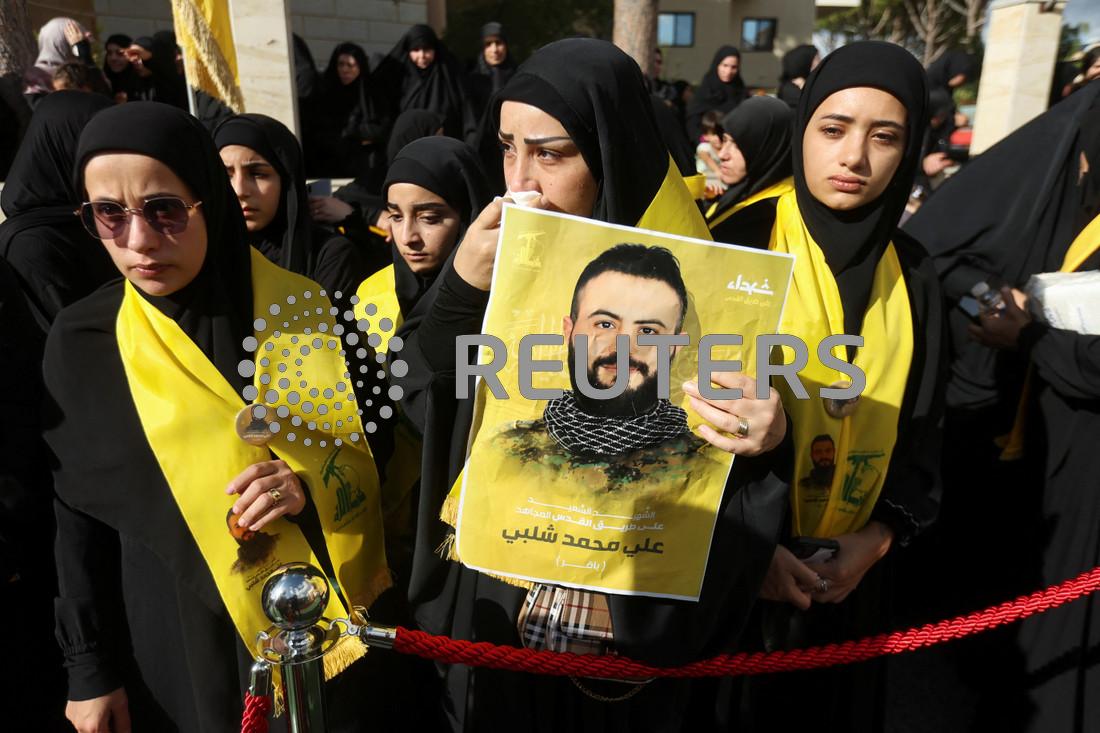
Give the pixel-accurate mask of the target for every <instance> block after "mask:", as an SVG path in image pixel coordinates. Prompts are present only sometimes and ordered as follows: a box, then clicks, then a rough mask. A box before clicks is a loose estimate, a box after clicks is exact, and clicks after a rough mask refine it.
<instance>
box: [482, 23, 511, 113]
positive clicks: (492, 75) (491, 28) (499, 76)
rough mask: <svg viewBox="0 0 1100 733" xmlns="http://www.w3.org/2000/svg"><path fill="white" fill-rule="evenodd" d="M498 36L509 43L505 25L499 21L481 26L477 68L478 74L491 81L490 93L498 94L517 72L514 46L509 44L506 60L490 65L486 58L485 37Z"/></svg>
mask: <svg viewBox="0 0 1100 733" xmlns="http://www.w3.org/2000/svg"><path fill="white" fill-rule="evenodd" d="M491 36H497V37H499V38H500V39H501V40H502V41H504V43H505V44H507V43H508V37H507V36H506V35H505V34H504V26H503V25H501V24H500V23H497V22H492V23H486V24H485V25H483V26H481V45H482V48H481V52H480V53H479V54H478V56H477V69H476V71H475V73H476V74H478V75H480V76H483V77H485V78H486V79H487V80H488V81H489V84H488V86H489V89H488V90H487V91H488V92H489V94H490V95H493V94H496V93H497V92H499V91H500V90H501V89H503V88H504V85H505V84H507V83H508V80H509V79H511V78H512V75H513V74H515V73H516V66H517V64H516V61H515V59H514V58H513V57H512V47H511V46H508V55H507V56H505V57H504V61H502V62H501V63H499V64H497V65H496V66H489V62H487V61H486V60H485V39H487V38H489V37H491Z"/></svg>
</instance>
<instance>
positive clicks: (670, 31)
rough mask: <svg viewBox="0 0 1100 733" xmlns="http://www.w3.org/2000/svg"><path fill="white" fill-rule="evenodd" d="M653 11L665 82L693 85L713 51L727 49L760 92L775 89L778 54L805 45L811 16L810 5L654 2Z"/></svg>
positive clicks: (807, 0) (793, 0)
mask: <svg viewBox="0 0 1100 733" xmlns="http://www.w3.org/2000/svg"><path fill="white" fill-rule="evenodd" d="M824 2H832V3H841V4H850V3H851V2H852V0H824ZM658 10H659V13H660V15H659V17H658V34H657V35H658V38H657V43H658V45H659V46H660V48H661V51H662V53H663V55H664V69H663V73H662V76H663V77H664V78H665V79H686V80H687V81H689V82H691V83H692V84H698V83H699V80H700V79H701V78H702V77H703V74H704V73H705V72H706V70H707V67H708V65H709V64H710V61H711V58H712V57H713V56H714V52H715V51H717V50H718V48H719V47H720V46H723V45H731V46H736V47H737V48H738V49H740V51H741V75H742V77H743V78H744V79H745V83H746V84H748V85H749V86H753V87H765V88H774V87H776V86H777V84H778V80H779V73H780V60H781V59H782V58H783V54H784V53H786V52H787V51H789V50H791V49H792V48H794V47H795V46H798V45H800V44H803V43H810V42H811V39H812V37H813V32H814V20H815V18H816V17H817V3H815V2H814V0H660V2H659V5H658Z"/></svg>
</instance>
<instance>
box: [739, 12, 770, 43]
mask: <svg viewBox="0 0 1100 733" xmlns="http://www.w3.org/2000/svg"><path fill="white" fill-rule="evenodd" d="M774 44H775V18H745V19H744V20H742V21H741V50H742V51H771V50H772V46H773V45H774Z"/></svg>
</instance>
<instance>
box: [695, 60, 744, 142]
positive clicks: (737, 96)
mask: <svg viewBox="0 0 1100 733" xmlns="http://www.w3.org/2000/svg"><path fill="white" fill-rule="evenodd" d="M728 56H734V57H736V58H737V59H738V60H740V59H741V52H740V51H738V50H737V49H736V48H734V47H733V46H722V47H721V48H719V49H718V50H717V51H716V52H715V54H714V58H713V59H711V62H710V67H709V68H708V69H707V73H706V74H704V75H703V80H702V81H701V82H699V86H698V87H697V88H696V90H695V96H694V97H692V98H691V101H690V102H689V103H688V107H687V114H686V120H685V125H686V127H687V134H688V137H689V138H691V140H692V142H697V141H698V140H699V136H700V135H702V134H703V131H702V120H703V115H705V114H706V113H707V112H710V111H711V110H716V111H718V112H721V113H722V114H725V113H727V112H729V111H731V110H732V109H733V108H734V107H736V106H737V105H739V104H741V102H743V101H745V100H746V99H748V97H749V92H748V89H746V88H745V81H744V80H743V79H742V78H741V70H740V69H738V70H737V73H736V74H735V75H734V77H733V79H732V80H730V81H728V82H724V81H722V80H721V79H719V78H718V65H719V64H720V63H722V59H724V58H726V57H728Z"/></svg>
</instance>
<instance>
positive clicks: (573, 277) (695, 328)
mask: <svg viewBox="0 0 1100 733" xmlns="http://www.w3.org/2000/svg"><path fill="white" fill-rule="evenodd" d="M792 264H793V258H791V257H790V256H787V255H779V254H774V253H769V252H766V251H758V250H751V249H745V248H741V247H734V246H731V245H725V244H717V243H714V242H706V241H702V240H693V239H687V238H683V237H675V236H669V235H664V234H658V233H655V232H648V231H644V230H639V229H633V228H629V227H621V226H615V225H610V224H604V223H600V222H594V221H591V220H589V219H582V218H577V217H572V216H566V215H561V214H552V213H547V212H541V211H534V210H527V209H521V208H517V207H512V206H510V207H507V208H506V209H505V214H504V219H503V224H502V227H501V238H500V243H499V246H498V251H497V258H496V268H495V271H494V275H493V286H492V290H491V292H492V296H491V299H490V302H489V306H488V309H487V312H486V317H485V323H484V326H483V333H484V334H486V335H491V336H496V337H498V338H499V339H500V340H501V341H502V342H503V344H504V345H505V347H506V349H507V361H506V362H505V363H504V366H503V368H501V369H500V370H499V372H498V374H497V377H498V378H499V381H500V385H499V386H500V387H503V389H502V390H501V389H493V390H490V389H487V385H486V380H479V382H478V394H477V399H478V409H477V413H476V416H475V420H474V427H473V429H472V434H471V438H470V446H469V458H468V460H467V463H466V468H465V470H464V472H463V476H462V478H460V481H459V485H460V488H461V493H460V495H459V498H458V502H459V503H458V518H457V524H456V530H457V531H456V547H455V550H456V554H457V556H458V557H459V558H460V559H461V561H462V562H463V563H464V564H465V565H467V566H469V567H472V568H474V569H477V570H480V571H483V572H487V573H491V574H494V575H498V576H503V577H507V578H513V579H519V580H525V581H533V582H546V583H554V584H557V585H563V586H570V587H580V588H588V589H593V590H599V591H604V592H610V593H623V594H641V595H653V596H664V597H673V598H684V599H695V598H697V597H698V594H699V589H700V587H701V584H702V580H703V575H704V572H705V570H706V563H707V556H708V553H709V549H710V543H711V536H712V533H713V529H714V522H715V517H716V513H717V510H718V506H719V503H720V502H721V499H722V494H723V491H724V489H725V485H726V479H727V477H728V475H729V471H730V468H731V466H732V464H733V455H732V454H730V453H727V452H725V451H723V450H720V449H719V448H716V447H714V446H712V445H711V444H710V443H708V442H707V441H706V440H704V439H703V438H702V437H700V435H699V434H698V430H697V428H698V426H699V425H700V423H702V422H703V420H702V418H701V417H700V416H699V415H698V414H696V413H695V412H694V411H693V410H692V409H691V407H690V404H689V398H688V397H687V396H686V395H685V394H684V392H683V391H682V388H681V385H682V384H683V383H684V382H686V381H689V380H690V381H695V380H697V379H698V364H699V359H700V348H699V347H700V339H701V338H702V337H703V336H706V335H708V334H737V335H740V336H741V337H742V339H743V343H742V344H741V345H729V344H726V345H719V346H714V347H713V348H708V349H707V351H709V352H710V354H709V355H710V358H711V359H712V360H716V361H717V363H718V364H719V366H718V369H726V370H730V369H731V367H729V366H725V367H723V366H722V365H721V364H722V361H721V360H731V361H732V360H738V361H740V362H741V364H742V365H743V367H742V371H744V372H745V373H748V374H750V376H751V374H752V367H753V363H754V359H755V356H756V354H755V348H754V347H755V341H756V337H757V336H758V335H760V334H770V333H775V332H776V330H777V329H778V326H779V322H780V318H781V316H782V310H783V304H784V301H785V298H786V292H787V287H788V283H789V281H790V276H791V271H792ZM531 334H545V335H547V338H545V339H543V341H544V342H545V343H544V344H543V345H541V346H536V347H535V348H534V349H533V353H532V354H529V355H528V356H530V357H533V359H534V360H536V361H535V362H534V364H532V363H530V359H525V358H524V355H523V352H524V348H523V347H525V346H528V345H529V344H530V340H529V339H527V340H525V339H524V337H527V336H529V335H531ZM677 335H679V336H681V339H680V345H677V346H672V347H667V346H666V347H664V348H659V347H657V346H648V345H642V344H639V343H638V342H639V340H641V341H645V340H646V339H645V338H642V337H652V336H677ZM684 336H686V338H683V337H684ZM616 337H619V339H617V338H616ZM623 337H628V340H624V339H623ZM521 341H523V343H522V344H521ZM555 341H556V344H555V343H551V342H555ZM627 345H628V346H629V348H628V352H629V353H628V354H627V353H622V354H620V353H619V349H620V347H625V346H627ZM491 356H492V354H489V353H488V350H483V353H482V354H481V362H482V363H488V362H489V361H490V357H491ZM704 356H705V354H704ZM578 361H579V364H580V367H581V368H579V369H578V368H575V366H574V365H575V364H576V363H577V362H578ZM554 362H557V364H555V363H554ZM532 367H537V368H538V370H535V369H532ZM555 368H556V369H557V371H554V369H555ZM623 368H627V369H628V371H629V374H628V375H627V377H625V378H623V379H619V378H618V374H619V371H620V369H623ZM736 368H737V367H732V369H736ZM621 382H625V384H624V383H621ZM624 387H625V389H624ZM532 390H536V391H537V390H547V391H550V390H555V391H556V393H554V392H550V394H554V395H555V396H554V397H552V398H549V399H547V398H539V399H528V398H526V397H524V396H523V395H524V394H527V395H532ZM544 394H546V393H544Z"/></svg>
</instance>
